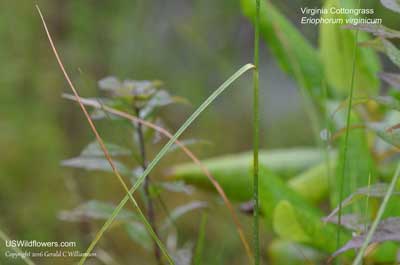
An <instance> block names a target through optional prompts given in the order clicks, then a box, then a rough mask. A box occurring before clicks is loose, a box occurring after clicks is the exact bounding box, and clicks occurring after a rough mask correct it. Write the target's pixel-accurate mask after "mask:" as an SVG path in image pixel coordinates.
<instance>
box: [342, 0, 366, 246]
mask: <svg viewBox="0 0 400 265" xmlns="http://www.w3.org/2000/svg"><path fill="white" fill-rule="evenodd" d="M360 5H361V0H359V1H358V6H360ZM358 33H359V31H358V30H356V36H355V39H354V57H353V66H352V73H351V82H350V94H349V101H348V105H347V113H346V132H345V138H344V150H343V168H342V172H341V175H340V183H339V202H341V201H342V199H343V190H344V179H345V174H346V164H347V163H346V162H347V147H348V143H349V132H350V117H351V108H352V105H353V94H354V81H355V70H356V61H357V47H358ZM341 222H342V204H341V203H339V211H338V227H337V235H336V245H337V247H339V246H340V232H341V228H340V224H341Z"/></svg>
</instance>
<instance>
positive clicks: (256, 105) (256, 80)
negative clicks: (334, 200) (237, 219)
mask: <svg viewBox="0 0 400 265" xmlns="http://www.w3.org/2000/svg"><path fill="white" fill-rule="evenodd" d="M255 1H256V17H255V21H254V24H255V30H254V65H255V67H256V69H255V71H254V73H253V85H254V88H253V119H254V120H253V200H254V211H253V237H254V247H253V248H254V264H255V265H259V264H260V232H259V225H260V224H259V219H260V217H259V212H260V210H259V185H258V184H259V183H258V181H259V180H258V173H259V172H258V163H259V161H258V153H259V138H260V110H259V91H260V88H259V81H260V80H259V61H260V59H259V50H260V0H255Z"/></svg>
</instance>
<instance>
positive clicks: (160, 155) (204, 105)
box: [79, 64, 254, 265]
mask: <svg viewBox="0 0 400 265" xmlns="http://www.w3.org/2000/svg"><path fill="white" fill-rule="evenodd" d="M251 69H254V65H252V64H246V65H244V66H243V67H242V68H240V69H239V70H238V71H237V72H236V73H234V74H233V75H232V76H231V77H229V78H228V79H227V80H226V81H225V82H224V83H223V84H222V85H221V86H220V87H219V88H218V89H217V90H215V91H214V92H213V93H212V94H211V95H210V96H209V97H208V98H207V99H206V100H205V101H204V102H203V103H202V104H201V105H200V106H199V107H198V108H197V109H196V110H195V112H194V113H193V114H192V115H191V116H190V117H189V118H188V119H187V120H186V121H185V123H184V124H183V125H182V126H181V127H180V128H179V129H178V131H177V132H176V133H175V134H174V135H173V137H172V138H171V139H170V140H169V141H168V143H166V144H165V146H164V147H163V148H162V149H161V151H160V152H159V153H158V154H157V155H156V157H155V158H154V159H153V160H152V161H151V162H150V164H149V165H148V167H147V169H146V170H145V171H144V172H143V174H142V175H141V176H140V177H139V178H138V180H137V181H136V182H135V184H134V185H133V187H132V188H131V189H130V190H129V193H130V194H133V193H134V192H135V191H136V190H137V188H138V187H139V186H140V185H141V184H142V183H143V181H144V179H145V178H146V176H147V175H148V174H149V173H150V172H151V170H153V168H154V167H155V166H156V165H157V163H158V162H159V161H160V160H161V159H162V158H163V156H164V155H165V154H166V153H167V152H168V150H169V149H170V148H171V146H172V145H173V144H174V143H175V141H176V140H177V139H178V138H179V137H180V136H181V135H182V134H183V133H184V131H185V130H186V129H187V128H188V127H189V126H190V125H191V124H192V123H193V122H194V121H195V120H196V118H197V117H198V116H200V114H201V113H202V112H203V111H204V110H205V109H206V108H207V107H208V106H209V105H210V104H211V103H212V102H213V101H214V100H215V99H216V98H217V97H218V96H219V95H220V94H221V93H222V92H224V91H225V90H226V89H227V88H228V87H229V86H230V85H231V84H232V83H233V82H234V81H235V80H237V79H238V78H239V77H240V76H242V75H243V74H244V73H246V72H247V71H249V70H251ZM128 199H129V196H128V195H126V196H125V197H124V198H123V199H122V201H121V202H120V203H119V204H118V206H117V207H116V208H115V210H114V212H113V214H112V215H111V216H110V218H109V219H108V220H107V221H106V222H105V224H104V225H103V227H102V228H101V229H100V230H99V232H98V233H97V234H96V237H95V239H94V240H93V241H92V243H91V244H90V245H89V247H88V249H87V250H86V253H91V252H92V251H93V249H94V247H95V246H96V244H97V242H98V241H99V240H100V238H101V237H102V235H103V234H104V232H105V231H107V229H108V227H109V226H110V225H111V224H112V222H113V221H114V219H115V217H116V216H117V215H118V213H119V212H120V211H121V210H122V208H123V207H124V206H125V204H126V202H127V201H128ZM86 259H87V255H86V256H84V257H82V259H81V260H80V262H79V265H83V264H84V262H85V261H86Z"/></svg>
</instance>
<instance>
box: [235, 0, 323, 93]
mask: <svg viewBox="0 0 400 265" xmlns="http://www.w3.org/2000/svg"><path fill="white" fill-rule="evenodd" d="M241 3H242V9H243V12H244V14H245V15H246V16H247V17H249V18H250V19H251V20H253V18H254V16H255V1H252V0H242V1H241ZM260 30H261V34H262V36H263V38H264V39H265V40H266V41H267V43H268V47H269V48H270V49H271V51H272V53H273V54H274V56H275V58H276V59H277V60H278V62H279V64H280V66H281V68H282V69H283V70H285V71H286V72H288V73H289V74H290V75H291V76H292V77H293V78H294V79H295V80H296V81H297V82H298V83H299V84H300V86H303V87H304V88H306V89H308V90H309V92H310V94H311V95H312V96H314V97H320V96H322V90H321V84H322V81H323V67H322V63H321V61H320V59H319V54H318V51H317V50H316V49H315V48H314V47H313V46H312V45H311V43H310V42H309V41H308V40H307V39H306V38H304V36H303V35H302V34H301V33H300V32H299V30H298V29H297V28H296V27H295V26H294V25H293V24H292V23H291V22H290V21H289V20H288V19H287V18H285V16H283V15H282V14H281V13H280V11H279V10H278V9H277V8H275V6H274V5H272V4H271V2H270V1H261V11H260Z"/></svg>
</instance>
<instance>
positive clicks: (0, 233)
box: [0, 230, 35, 265]
mask: <svg viewBox="0 0 400 265" xmlns="http://www.w3.org/2000/svg"><path fill="white" fill-rule="evenodd" d="M0 239H1V240H3V241H4V242H6V241H8V240H10V239H9V238H8V236H7V235H6V234H5V233H4V232H3V231H2V230H0ZM13 249H14V251H15V252H17V253H18V254H21V258H22V260H23V261H25V263H26V264H28V265H35V263H34V262H33V261H32V260H31V259H30V258H29V257H27V256H25V255H22V254H23V252H22V250H21V249H20V248H18V247H13Z"/></svg>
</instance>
